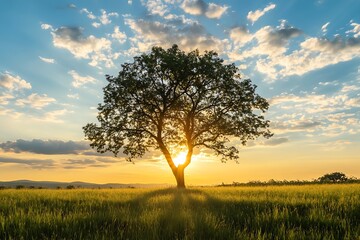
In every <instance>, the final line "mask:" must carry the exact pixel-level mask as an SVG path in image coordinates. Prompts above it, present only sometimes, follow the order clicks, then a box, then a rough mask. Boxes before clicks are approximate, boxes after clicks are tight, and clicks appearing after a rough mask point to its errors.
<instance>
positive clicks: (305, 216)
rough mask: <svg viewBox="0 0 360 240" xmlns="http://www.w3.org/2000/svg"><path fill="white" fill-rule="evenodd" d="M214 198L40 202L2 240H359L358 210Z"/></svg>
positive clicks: (188, 194)
mask: <svg viewBox="0 0 360 240" xmlns="http://www.w3.org/2000/svg"><path fill="white" fill-rule="evenodd" d="M135 191H136V190H135ZM215 196H217V195H216V194H209V193H208V191H205V190H199V189H181V190H178V189H160V190H153V191H149V192H145V193H143V194H140V195H138V196H137V197H135V198H132V199H130V200H128V201H123V202H121V201H117V200H113V199H105V200H102V201H99V202H95V203H92V204H90V203H88V202H87V201H86V200H84V201H83V202H79V201H77V202H73V201H69V200H60V199H58V200H57V201H56V202H54V201H52V200H48V202H47V201H45V200H43V202H42V203H41V204H42V205H43V206H46V208H44V209H38V210H39V211H43V212H44V213H43V215H40V219H36V218H32V217H31V215H29V217H26V216H25V217H24V216H23V218H20V217H19V218H18V219H16V218H14V219H13V222H8V223H5V224H3V225H2V226H1V225H0V239H357V238H358V237H359V234H360V228H359V224H360V220H359V219H358V218H357V217H358V215H359V211H360V209H359V208H358V207H357V209H355V212H356V213H354V212H348V211H342V212H341V211H340V212H337V213H332V212H331V211H332V210H333V209H331V206H330V205H329V206H321V207H322V208H324V209H327V208H328V210H325V212H326V211H328V213H329V214H333V215H334V218H329V219H327V218H324V217H322V216H317V215H316V214H315V212H316V211H320V210H319V209H317V208H318V207H319V206H314V205H313V204H310V203H285V202H278V201H256V200H251V201H250V200H246V198H244V199H240V200H239V198H236V199H233V198H220V197H215ZM0 210H1V209H0ZM0 213H1V212H0ZM24 213H25V214H26V212H24ZM20 215H21V214H20ZM41 217H42V219H41ZM0 222H1V221H0Z"/></svg>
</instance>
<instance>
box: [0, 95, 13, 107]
mask: <svg viewBox="0 0 360 240" xmlns="http://www.w3.org/2000/svg"><path fill="white" fill-rule="evenodd" d="M13 98H15V97H14V96H13V95H11V94H8V93H7V94H3V95H0V105H7V104H9V100H10V99H13Z"/></svg>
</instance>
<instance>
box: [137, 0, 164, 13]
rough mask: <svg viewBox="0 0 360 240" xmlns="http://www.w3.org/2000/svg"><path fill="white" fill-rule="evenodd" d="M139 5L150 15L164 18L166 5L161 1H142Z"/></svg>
mask: <svg viewBox="0 0 360 240" xmlns="http://www.w3.org/2000/svg"><path fill="white" fill-rule="evenodd" d="M141 3H142V4H143V5H144V6H146V8H147V10H148V11H149V12H150V13H151V14H152V15H159V16H164V15H165V14H166V13H167V12H168V9H167V5H166V4H164V3H163V2H162V0H147V1H144V0H142V1H141Z"/></svg>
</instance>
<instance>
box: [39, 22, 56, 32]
mask: <svg viewBox="0 0 360 240" xmlns="http://www.w3.org/2000/svg"><path fill="white" fill-rule="evenodd" d="M41 29H44V30H54V28H53V27H52V26H51V25H50V24H46V23H43V24H41Z"/></svg>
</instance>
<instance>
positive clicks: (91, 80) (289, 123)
mask: <svg viewBox="0 0 360 240" xmlns="http://www.w3.org/2000/svg"><path fill="white" fill-rule="evenodd" d="M1 5H2V6H1V7H0V29H1V31H2V33H1V38H0V53H1V54H0V124H1V129H0V180H14V179H20V178H30V179H35V180H45V179H46V180H64V181H65V180H66V181H68V180H85V181H93V182H134V181H138V182H151V181H156V182H172V181H173V180H172V176H171V172H170V170H169V169H167V166H166V164H165V161H164V160H163V159H162V158H161V156H160V154H159V153H158V152H156V151H154V152H151V153H149V154H148V155H146V156H145V158H144V159H143V160H139V161H138V163H137V164H135V165H136V166H133V165H132V164H128V163H126V162H124V158H123V157H124V156H120V157H119V158H113V157H111V156H109V155H105V156H102V155H99V154H96V153H95V152H93V151H92V150H91V149H89V147H88V143H87V142H85V141H84V136H83V132H82V129H81V128H82V126H84V125H85V124H86V123H88V122H95V121H96V106H97V104H98V103H100V102H102V88H103V87H104V86H105V85H106V81H105V77H104V75H105V74H110V75H116V74H117V73H118V72H119V71H120V69H121V64H122V63H124V62H128V61H131V60H132V58H133V57H134V56H136V55H138V54H140V53H142V52H146V51H148V50H149V49H150V48H151V47H152V46H154V45H160V46H163V47H170V46H171V45H172V44H174V43H176V44H178V45H179V46H180V48H181V49H183V50H185V51H191V50H194V49H196V48H197V49H199V50H201V51H203V50H215V51H217V52H218V53H219V54H220V56H221V57H222V58H224V59H225V61H226V62H227V63H231V62H234V63H235V64H236V65H237V66H238V67H239V68H240V71H241V74H242V75H243V77H244V78H251V79H252V81H253V82H254V83H255V84H257V85H258V92H259V93H260V94H261V95H262V96H264V97H266V98H267V99H268V100H269V102H270V110H269V112H268V113H267V117H268V118H269V119H270V120H271V122H272V124H271V128H272V130H273V132H274V133H275V135H274V137H273V138H272V139H270V140H264V139H258V140H257V141H254V142H250V143H249V144H248V146H247V147H243V148H242V150H241V155H240V164H239V165H235V166H234V164H235V163H229V164H221V163H220V161H219V160H218V159H216V158H215V157H214V156H212V155H211V153H208V152H207V151H203V150H199V151H198V156H197V158H196V159H197V161H195V163H194V164H192V165H194V167H191V166H190V167H189V170H188V175H189V176H188V178H189V179H190V183H192V184H206V183H219V182H229V181H249V180H256V179H261V180H266V179H270V178H275V179H284V178H287V179H311V178H315V177H318V176H319V175H321V174H324V173H327V172H330V171H344V172H345V173H347V174H349V175H353V176H357V177H360V163H359V157H358V156H359V151H358V149H359V147H360V138H359V133H360V130H359V129H360V128H359V126H360V112H359V110H360V58H359V57H360V15H359V12H360V1H358V0H344V1H335V0H318V1H315V0H314V1H304V0H298V1H273V2H270V1H205V0H204V1H203V0H132V1H131V0H108V1H100V0H92V1H90V0H89V1H35V0H29V1H20V0H12V1H4V2H1ZM232 144H234V145H236V144H237V142H236V141H233V143H232ZM199 169H203V170H204V172H199ZM211 173H214V174H216V176H217V177H216V178H206V177H205V176H203V175H207V174H211ZM94 174H95V175H96V176H97V178H95V179H94V178H93V176H94ZM154 174H155V175H156V176H162V177H157V178H155V179H154V178H153V177H152V176H153V175H154Z"/></svg>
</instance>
